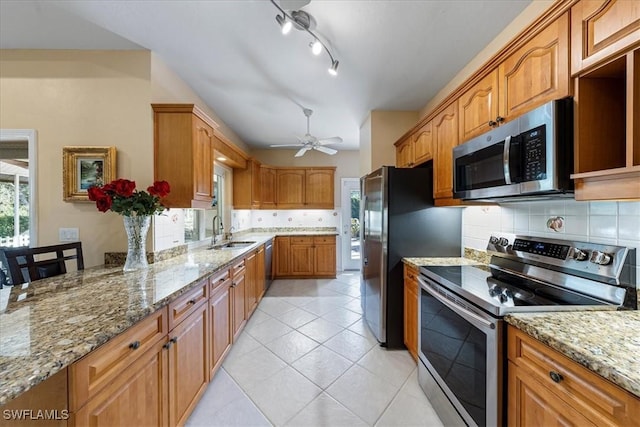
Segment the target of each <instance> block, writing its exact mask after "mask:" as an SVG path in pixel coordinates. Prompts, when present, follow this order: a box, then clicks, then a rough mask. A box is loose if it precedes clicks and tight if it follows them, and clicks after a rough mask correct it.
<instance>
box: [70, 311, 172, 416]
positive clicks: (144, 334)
mask: <svg viewBox="0 0 640 427" xmlns="http://www.w3.org/2000/svg"><path fill="white" fill-rule="evenodd" d="M167 333H168V324H167V309H166V308H161V309H160V310H158V311H156V312H155V313H153V314H151V315H150V316H149V317H147V318H146V319H143V320H141V321H140V322H138V323H137V324H135V325H134V326H132V327H131V328H129V329H127V330H126V331H124V332H123V333H122V334H120V335H118V336H117V337H115V338H114V339H112V340H111V341H109V342H107V343H106V344H104V345H103V346H101V347H100V348H98V349H96V350H94V351H92V352H91V353H89V354H88V355H86V356H85V357H83V358H82V359H80V360H78V361H77V362H75V363H74V364H72V365H71V366H70V367H69V410H71V411H75V410H77V409H78V408H80V407H81V406H82V405H84V404H85V402H86V401H87V400H89V399H90V398H91V397H93V396H94V395H96V394H97V393H98V392H99V391H100V390H101V389H102V388H104V387H105V386H106V385H107V384H109V383H110V382H111V381H112V380H113V379H114V378H115V377H116V376H117V375H119V374H120V373H121V372H122V371H123V370H124V369H125V368H126V367H128V366H129V365H131V363H133V362H134V361H135V360H136V359H137V358H138V357H140V356H141V355H143V354H144V353H145V352H146V351H147V350H148V349H150V348H152V347H153V346H154V345H155V344H156V343H157V342H158V341H160V340H162V339H163V338H164V337H165V335H166V334H167Z"/></svg>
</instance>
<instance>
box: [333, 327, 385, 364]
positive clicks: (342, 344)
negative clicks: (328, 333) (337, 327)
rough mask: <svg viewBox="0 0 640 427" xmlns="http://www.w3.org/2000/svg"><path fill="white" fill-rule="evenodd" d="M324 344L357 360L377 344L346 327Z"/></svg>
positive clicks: (350, 358) (348, 357)
mask: <svg viewBox="0 0 640 427" xmlns="http://www.w3.org/2000/svg"><path fill="white" fill-rule="evenodd" d="M324 345H325V346H327V347H329V348H330V349H331V350H333V351H335V352H336V353H338V354H340V355H342V356H344V357H346V358H347V359H349V360H352V361H354V362H355V361H356V360H358V359H360V358H361V357H362V356H364V355H365V354H367V352H368V351H369V350H371V348H372V347H373V346H374V345H375V344H374V343H372V342H371V341H370V340H368V339H366V338H365V337H363V336H362V335H358V334H356V333H355V332H352V331H350V330H348V329H345V330H344V331H342V332H340V333H339V334H337V335H335V336H334V337H333V338H331V339H329V340H327V341H326V342H325V343H324Z"/></svg>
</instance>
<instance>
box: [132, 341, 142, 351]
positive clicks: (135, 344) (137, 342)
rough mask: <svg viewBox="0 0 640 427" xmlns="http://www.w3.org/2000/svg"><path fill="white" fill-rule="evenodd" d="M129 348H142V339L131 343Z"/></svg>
mask: <svg viewBox="0 0 640 427" xmlns="http://www.w3.org/2000/svg"><path fill="white" fill-rule="evenodd" d="M129 348H130V349H131V350H137V349H138V348H140V341H134V342H132V343H131V344H129Z"/></svg>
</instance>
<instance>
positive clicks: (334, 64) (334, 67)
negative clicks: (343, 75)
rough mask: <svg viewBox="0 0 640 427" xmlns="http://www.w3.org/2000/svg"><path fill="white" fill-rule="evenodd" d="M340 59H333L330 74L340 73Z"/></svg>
mask: <svg viewBox="0 0 640 427" xmlns="http://www.w3.org/2000/svg"><path fill="white" fill-rule="evenodd" d="M338 64H339V62H338V60H335V59H334V60H333V61H331V68H329V70H328V71H329V74H331V75H332V76H337V75H338Z"/></svg>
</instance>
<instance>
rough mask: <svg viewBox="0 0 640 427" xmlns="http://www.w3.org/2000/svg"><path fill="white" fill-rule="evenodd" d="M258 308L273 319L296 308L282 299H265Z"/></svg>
mask: <svg viewBox="0 0 640 427" xmlns="http://www.w3.org/2000/svg"><path fill="white" fill-rule="evenodd" d="M258 308H259V309H260V310H262V311H264V312H265V313H267V314H269V315H271V316H273V317H277V316H279V315H281V314H283V313H286V312H287V311H291V310H293V309H294V308H295V306H294V305H292V304H289V303H288V302H285V301H282V300H281V299H280V298H274V297H264V298H262V300H261V301H260V304H259V305H258Z"/></svg>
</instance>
